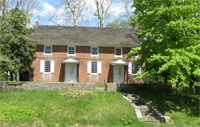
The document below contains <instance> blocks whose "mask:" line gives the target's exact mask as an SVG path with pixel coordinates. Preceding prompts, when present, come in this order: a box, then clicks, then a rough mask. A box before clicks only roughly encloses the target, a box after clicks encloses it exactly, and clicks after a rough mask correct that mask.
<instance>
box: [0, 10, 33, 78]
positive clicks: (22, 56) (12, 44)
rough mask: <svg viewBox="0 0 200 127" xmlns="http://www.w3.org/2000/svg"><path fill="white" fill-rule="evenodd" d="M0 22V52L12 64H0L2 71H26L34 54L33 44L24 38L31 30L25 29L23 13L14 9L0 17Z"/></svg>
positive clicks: (4, 62)
mask: <svg viewBox="0 0 200 127" xmlns="http://www.w3.org/2000/svg"><path fill="white" fill-rule="evenodd" d="M0 20H1V21H0V45H1V47H0V52H1V55H3V56H4V57H6V58H7V59H9V60H10V61H12V64H10V63H9V62H6V61H3V62H2V68H3V71H4V72H6V71H11V72H13V73H14V74H16V73H18V72H21V71H28V70H29V67H30V63H31V61H32V58H33V53H34V52H35V44H33V43H32V42H30V41H28V40H27V37H26V36H27V35H29V34H30V33H31V32H32V31H33V29H31V28H26V15H25V12H24V11H23V10H20V9H18V8H17V7H16V8H13V9H11V10H10V11H9V12H8V13H7V14H5V15H2V16H0Z"/></svg>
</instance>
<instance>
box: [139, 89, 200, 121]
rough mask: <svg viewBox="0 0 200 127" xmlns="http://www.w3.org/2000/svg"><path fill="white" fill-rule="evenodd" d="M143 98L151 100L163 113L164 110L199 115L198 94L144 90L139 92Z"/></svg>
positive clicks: (199, 99) (199, 103)
mask: <svg viewBox="0 0 200 127" xmlns="http://www.w3.org/2000/svg"><path fill="white" fill-rule="evenodd" d="M140 96H142V97H143V98H145V99H147V100H149V99H148V98H150V100H149V101H152V102H153V105H154V106H155V107H157V108H158V109H159V110H160V111H161V112H162V113H163V114H164V115H165V113H166V112H169V113H172V112H183V113H186V114H187V115H188V116H194V117H199V116H200V98H199V95H191V94H179V95H176V94H174V93H164V92H146V91H142V93H141V94H140Z"/></svg>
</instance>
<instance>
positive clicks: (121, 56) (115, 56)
mask: <svg viewBox="0 0 200 127" xmlns="http://www.w3.org/2000/svg"><path fill="white" fill-rule="evenodd" d="M115 57H123V56H115Z"/></svg>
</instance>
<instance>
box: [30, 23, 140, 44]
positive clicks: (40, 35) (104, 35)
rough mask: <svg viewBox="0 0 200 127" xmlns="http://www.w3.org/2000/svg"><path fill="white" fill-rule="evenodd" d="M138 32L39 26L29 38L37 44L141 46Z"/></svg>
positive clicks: (124, 29) (123, 29)
mask: <svg viewBox="0 0 200 127" xmlns="http://www.w3.org/2000/svg"><path fill="white" fill-rule="evenodd" d="M137 32H138V30H136V29H134V28H133V29H126V28H99V27H74V26H38V27H37V30H35V31H34V32H33V33H31V35H30V36H29V40H30V41H32V42H34V43H37V44H40V43H41V44H50V43H51V44H58V43H59V44H66V43H67V44H77V45H78V44H99V45H140V44H141V43H142V40H139V39H138V37H137V36H138V35H137Z"/></svg>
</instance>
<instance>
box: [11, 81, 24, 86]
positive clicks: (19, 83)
mask: <svg viewBox="0 0 200 127" xmlns="http://www.w3.org/2000/svg"><path fill="white" fill-rule="evenodd" d="M7 83H8V85H15V86H16V85H21V84H22V83H23V82H16V81H7Z"/></svg>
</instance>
